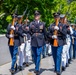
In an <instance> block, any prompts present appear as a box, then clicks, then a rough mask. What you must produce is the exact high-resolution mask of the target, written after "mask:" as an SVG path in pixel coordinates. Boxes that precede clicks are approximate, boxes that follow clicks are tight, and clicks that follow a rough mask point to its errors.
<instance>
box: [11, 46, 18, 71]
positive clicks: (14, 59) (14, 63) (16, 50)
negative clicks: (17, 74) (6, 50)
mask: <svg viewBox="0 0 76 75" xmlns="http://www.w3.org/2000/svg"><path fill="white" fill-rule="evenodd" d="M12 54H13V57H12V65H11V69H12V70H15V68H16V61H17V54H18V46H14V48H13V53H12Z"/></svg>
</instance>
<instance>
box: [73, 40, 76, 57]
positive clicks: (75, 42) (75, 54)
mask: <svg viewBox="0 0 76 75" xmlns="http://www.w3.org/2000/svg"><path fill="white" fill-rule="evenodd" d="M73 58H76V39H74V45H73Z"/></svg>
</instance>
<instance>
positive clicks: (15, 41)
mask: <svg viewBox="0 0 76 75" xmlns="http://www.w3.org/2000/svg"><path fill="white" fill-rule="evenodd" d="M10 27H11V24H9V25H8V27H7V33H6V37H7V38H8V39H9V40H8V45H9V41H10V38H9V35H10V30H11V28H10ZM16 27H19V26H18V25H15V28H16ZM19 45H20V40H19V34H18V30H14V46H19Z"/></svg>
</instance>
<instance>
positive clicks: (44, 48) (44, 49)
mask: <svg viewBox="0 0 76 75" xmlns="http://www.w3.org/2000/svg"><path fill="white" fill-rule="evenodd" d="M42 55H43V57H44V56H46V44H45V45H44V46H43V49H42Z"/></svg>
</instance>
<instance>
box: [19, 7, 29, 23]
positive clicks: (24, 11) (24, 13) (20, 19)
mask: <svg viewBox="0 0 76 75" xmlns="http://www.w3.org/2000/svg"><path fill="white" fill-rule="evenodd" d="M27 9H28V6H27V8H26V9H25V11H24V12H23V15H22V17H21V19H20V23H22V20H23V17H24V15H25V14H26V12H27Z"/></svg>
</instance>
